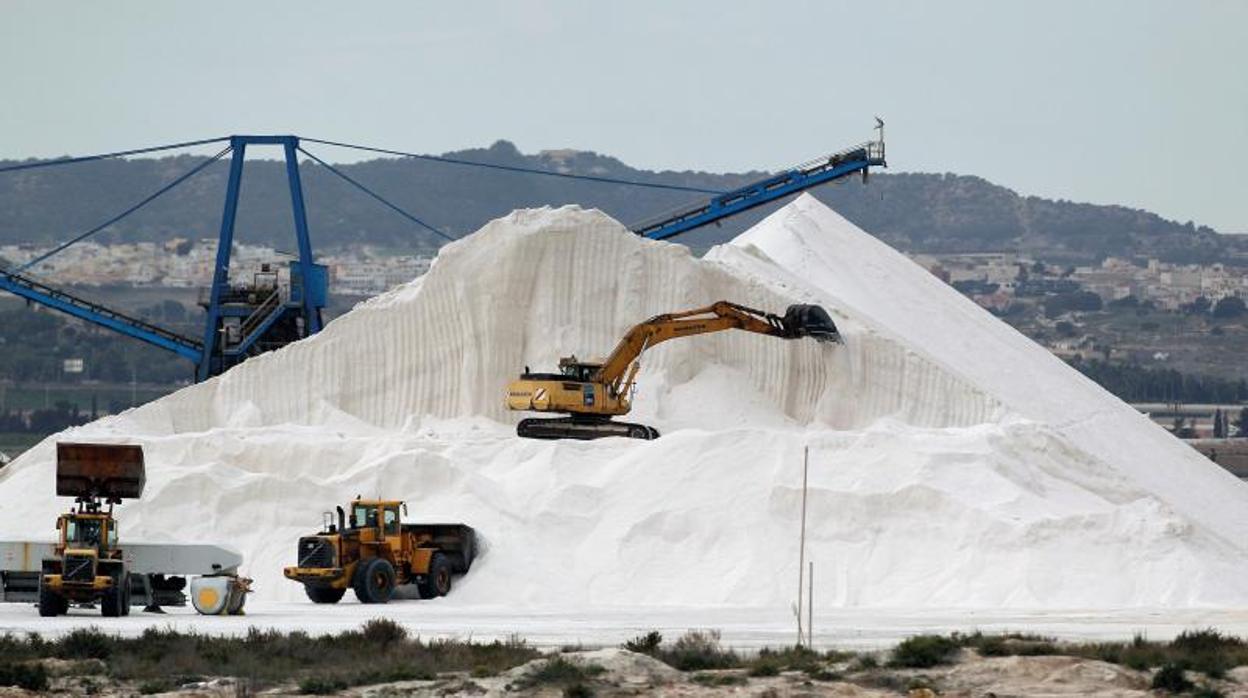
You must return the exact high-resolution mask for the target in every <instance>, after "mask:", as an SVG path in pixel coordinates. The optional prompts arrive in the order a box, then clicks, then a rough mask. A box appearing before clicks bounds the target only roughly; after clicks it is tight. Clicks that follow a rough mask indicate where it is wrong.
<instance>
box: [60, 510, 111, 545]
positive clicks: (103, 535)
mask: <svg viewBox="0 0 1248 698" xmlns="http://www.w3.org/2000/svg"><path fill="white" fill-rule="evenodd" d="M58 528H59V529H60V534H61V535H60V542H61V550H66V549H77V550H81V549H86V548H90V549H94V550H96V551H99V552H100V553H107V552H108V551H110V550H113V549H114V548H116V547H117V525H116V522H114V521H113V519H112V517H109V516H105V515H102V514H79V513H74V514H65V515H64V516H62V517H61V519H60V522H59V525H58Z"/></svg>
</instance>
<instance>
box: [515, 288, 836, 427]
mask: <svg viewBox="0 0 1248 698" xmlns="http://www.w3.org/2000/svg"><path fill="white" fill-rule="evenodd" d="M725 330H743V331H745V332H754V333H756V334H763V335H768V336H771V337H779V338H781V339H800V338H803V337H809V338H811V339H814V340H815V341H818V342H832V343H839V342H840V341H841V336H840V333H839V332H838V331H837V329H836V324H835V323H833V322H832V318H831V317H830V316H829V315H828V312H827V311H826V310H824V309H823V308H821V307H820V306H817V305H791V306H789V308H788V310H786V311H785V313H784V316H783V317H781V316H778V315H773V314H771V313H767V312H764V311H762V310H755V309H753V308H747V307H745V306H743V305H737V304H736V303H730V302H728V301H719V302H717V303H714V304H712V305H709V306H707V307H705V308H697V309H694V310H686V311H684V312H678V313H669V314H667V315H656V316H655V317H652V318H650V319H649V320H646V321H645V322H643V323H641V324H638V325H636V326H634V327H633V328H632V329H630V330H629V331H628V332H627V333H626V334H625V335H624V338H623V339H621V340H620V341H619V343H618V344H616V345H615V349H614V350H613V351H612V352H611V355H610V356H608V357H607V358H606V360H605V361H580V360H578V359H577V358H576V356H568V357H564V358H561V359H559V372H558V373H533V372H530V371H529V370H528V368H527V367H526V368H525V372H524V373H523V374H522V375H521V376H520V379H519V380H516V381H512V383H511V385H509V386H508V388H507V409H510V410H517V411H532V412H554V413H558V414H565V415H568V416H566V417H560V418H545V419H543V418H537V419H534V418H529V419H522V420H521V421H520V423H519V424H518V425H516V433H517V434H519V435H520V436H522V437H526V438H530V439H600V438H603V437H606V436H627V437H630V438H634V439H654V438H658V436H659V432H658V430H657V429H655V428H654V427H650V426H646V425H644V424H631V423H628V422H616V421H612V419H611V418H612V417H616V416H619V415H625V414H628V412H629V410H631V409H632V390H633V383H634V379H635V378H636V377H637V371H638V369H639V368H640V363H639V359H640V357H641V355H642V353H644V352H645V351H646V350H647V349H649V348H651V347H653V346H654V345H656V344H659V343H660V342H666V341H667V340H669V339H677V338H680V337H692V336H694V335H699V334H706V333H709V332H723V331H725Z"/></svg>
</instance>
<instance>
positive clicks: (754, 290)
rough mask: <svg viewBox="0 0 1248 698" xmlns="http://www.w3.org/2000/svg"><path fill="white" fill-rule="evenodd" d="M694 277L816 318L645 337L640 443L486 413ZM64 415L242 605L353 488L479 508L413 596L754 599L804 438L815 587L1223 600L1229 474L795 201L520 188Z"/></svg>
mask: <svg viewBox="0 0 1248 698" xmlns="http://www.w3.org/2000/svg"><path fill="white" fill-rule="evenodd" d="M721 298H726V299H730V300H734V301H737V302H741V303H744V304H747V305H751V306H754V307H762V308H767V309H771V310H776V311H780V310H783V308H784V307H785V306H786V305H788V304H789V303H793V302H818V303H821V304H823V305H824V306H825V307H827V308H828V309H829V311H831V312H832V313H833V315H834V317H835V318H836V321H837V323H838V325H839V326H840V327H841V329H842V331H843V333H844V335H845V337H846V343H845V345H844V346H837V347H828V346H822V345H817V344H815V343H813V342H810V341H800V342H785V341H780V340H776V339H772V338H766V337H759V336H754V335H746V334H744V333H722V334H718V335H712V336H704V337H697V338H693V339H689V340H683V341H674V342H669V343H666V344H663V345H661V346H659V347H656V348H655V349H654V350H652V351H651V352H649V353H647V355H646V357H645V358H644V361H643V370H642V374H641V376H640V386H641V387H640V390H639V393H638V396H637V404H638V408H637V410H636V411H635V413H634V415H632V417H630V418H634V419H637V420H638V421H645V422H648V423H652V424H654V425H655V426H657V427H659V428H660V429H661V430H662V431H663V432H664V434H665V435H664V436H663V438H661V439H659V440H657V441H653V442H637V441H630V440H624V439H606V440H602V441H597V442H592V443H581V442H540V441H525V440H521V439H518V438H516V437H515V436H514V435H513V433H512V424H514V421H515V419H516V416H515V415H511V414H508V413H505V412H504V411H503V409H502V404H501V403H502V397H503V393H504V388H505V386H506V383H507V381H508V380H510V379H511V378H513V377H514V376H515V375H516V374H517V373H518V371H519V370H520V369H521V368H522V367H523V366H524V365H526V364H527V365H531V366H532V367H534V368H535V369H537V368H546V369H549V368H553V366H554V362H555V360H556V359H557V358H558V357H559V356H561V355H564V354H566V353H569V352H576V353H577V354H578V355H581V356H588V355H602V354H605V353H606V352H607V351H609V349H610V348H611V346H612V345H613V343H614V342H615V341H616V340H617V339H618V338H619V336H620V335H621V334H622V333H623V331H624V330H625V329H626V328H627V327H628V326H629V325H631V324H633V323H634V322H637V321H639V320H641V319H644V318H646V317H648V316H650V315H654V314H657V313H661V312H667V311H672V310H679V309H685V308H690V307H695V306H699V305H703V304H706V303H709V302H711V301H714V300H718V299H721ZM65 436H67V437H71V438H74V439H80V440H85V439H96V438H98V439H109V440H128V441H138V442H140V443H142V444H143V445H144V446H145V448H146V450H147V455H148V463H149V472H148V491H147V493H146V494H145V496H144V499H143V500H142V501H141V502H136V503H129V504H126V505H124V506H123V507H122V508H121V514H120V517H121V520H122V526H123V529H122V532H123V536H129V537H131V538H133V539H149V540H152V539H173V540H187V541H190V540H207V541H224V542H229V543H232V544H234V545H235V546H237V547H239V548H240V549H241V550H242V552H243V553H244V555H245V557H246V559H247V562H248V565H247V568H246V572H247V573H248V574H250V575H251V576H253V577H255V578H256V580H257V589H258V593H259V595H260V596H261V598H262V600H263V599H265V598H267V599H292V600H293V599H297V598H301V590H300V589H299V588H298V587H297V585H294V584H293V583H290V582H286V581H284V580H283V579H282V578H281V574H280V568H281V566H282V565H284V564H291V563H292V562H293V558H294V544H295V540H296V538H297V537H298V536H299V535H300V534H303V533H307V532H310V530H311V529H312V528H313V527H314V526H315V525H316V524H317V523H318V522H319V516H318V513H319V512H320V511H321V510H324V509H328V508H331V507H332V506H333V505H334V504H336V503H341V502H343V501H345V500H346V499H348V498H350V497H353V496H355V495H356V494H364V495H365V496H388V497H401V498H404V499H407V500H408V501H409V502H410V503H411V511H412V516H411V518H412V519H415V520H422V519H423V520H440V521H446V520H462V521H464V522H466V523H469V524H471V525H473V526H475V527H476V528H477V530H478V531H479V532H480V534H481V536H482V537H483V539H484V541H485V547H486V551H485V554H484V555H483V556H482V557H481V558H480V560H479V561H478V563H477V565H475V566H474V568H473V570H472V572H471V573H470V574H469V575H468V576H467V577H465V578H464V579H463V580H461V582H460V584H459V585H458V586H457V587H456V590H455V592H454V593H453V594H452V595H451V596H450V597H447V598H445V599H441V600H438V601H435V602H432V603H437V604H451V605H464V606H468V605H474V606H478V605H502V604H506V605H508V606H515V605H517V604H520V605H528V606H532V607H545V608H550V609H554V610H555V612H563V613H568V614H574V613H575V614H579V613H583V612H585V611H586V610H588V609H591V608H595V607H607V606H617V605H630V606H638V605H653V606H668V607H672V606H679V607H688V606H714V605H718V606H741V607H767V608H773V609H776V610H777V612H784V609H787V607H788V604H789V602H790V601H791V597H792V595H793V592H792V589H791V587H792V586H793V584H792V581H791V580H793V579H795V578H796V568H797V550H796V544H795V540H794V539H795V534H796V531H797V527H798V520H797V516H798V508H799V502H800V499H801V489H800V488H801V470H800V464H801V450H802V447H803V446H804V445H809V446H810V448H811V474H810V495H809V497H810V503H809V506H810V525H809V529H808V538H809V543H808V544H809V550H808V556H809V557H810V558H811V559H814V560H815V561H816V562H817V564H818V569H819V574H818V580H819V588H818V590H817V592H816V595H815V598H816V600H817V603H818V604H820V605H823V606H827V607H833V606H838V607H846V606H863V607H895V608H920V609H926V608H948V607H1010V608H1018V609H1023V608H1035V609H1052V608H1097V609H1113V608H1123V607H1140V606H1150V607H1155V606H1170V607H1175V606H1195V605H1205V606H1242V605H1244V604H1245V603H1246V602H1248V574H1245V572H1248V565H1246V564H1245V559H1248V556H1246V553H1248V549H1246V548H1245V544H1244V543H1243V542H1242V541H1244V540H1245V536H1244V533H1245V532H1248V531H1246V530H1245V528H1246V526H1245V514H1244V510H1245V506H1246V505H1248V487H1246V486H1245V485H1244V484H1243V483H1240V482H1239V481H1238V480H1236V479H1234V478H1232V477H1230V476H1229V475H1227V474H1225V473H1224V472H1223V471H1222V470H1221V469H1219V468H1217V467H1216V466H1214V465H1212V464H1210V463H1208V462H1207V461H1204V460H1203V459H1202V458H1200V457H1199V456H1197V455H1196V454H1195V453H1194V452H1192V451H1190V450H1188V449H1187V447H1185V446H1183V445H1182V444H1181V443H1179V442H1177V441H1175V440H1173V439H1172V438H1171V437H1170V436H1169V435H1167V434H1166V433H1165V432H1164V431H1163V430H1161V429H1159V428H1157V427H1155V426H1154V425H1152V424H1151V422H1149V421H1148V420H1146V419H1143V418H1141V417H1139V416H1138V415H1135V414H1134V412H1133V411H1131V410H1130V408H1129V407H1127V406H1125V405H1122V404H1121V403H1119V402H1117V401H1116V400H1115V399H1114V398H1112V397H1111V396H1109V395H1107V394H1105V393H1104V392H1103V391H1101V390H1100V389H1099V388H1097V387H1096V386H1095V385H1092V384H1091V383H1089V382H1087V381H1086V380H1084V379H1083V378H1082V377H1081V376H1079V375H1078V374H1077V373H1076V372H1074V371H1072V370H1070V369H1069V368H1067V367H1066V366H1064V365H1063V364H1062V363H1061V362H1059V361H1056V360H1054V359H1053V358H1052V357H1050V356H1049V355H1048V354H1047V353H1046V352H1045V351H1044V350H1043V349H1041V348H1039V347H1036V346H1035V345H1033V344H1031V343H1030V342H1029V341H1028V340H1026V339H1025V338H1023V337H1022V336H1021V335H1018V334H1017V333H1016V332H1014V331H1013V330H1012V329H1010V328H1009V327H1008V326H1006V325H1004V324H1002V323H1000V322H999V321H997V320H996V319H995V318H993V317H992V316H990V315H988V314H987V313H984V312H982V311H980V310H979V309H978V308H976V307H975V306H974V305H973V304H970V303H968V302H967V301H965V300H964V299H962V298H961V297H960V296H959V295H958V294H956V293H954V292H953V291H951V290H950V289H948V288H947V287H945V286H944V285H943V284H940V283H939V282H938V281H936V280H935V279H934V278H933V277H931V276H930V275H929V274H927V273H926V272H925V271H923V270H922V269H920V268H918V267H917V266H915V265H914V264H912V263H911V262H910V261H909V260H907V259H905V257H903V256H902V255H899V254H897V253H896V252H894V251H892V250H891V249H889V248H887V247H886V246H884V245H882V244H880V243H878V242H877V241H875V240H874V239H873V238H871V237H870V236H869V235H867V234H866V233H864V232H862V231H861V230H858V229H857V228H855V227H853V226H852V225H850V224H849V223H848V222H846V221H845V220H844V219H842V218H840V217H839V216H837V215H836V214H834V213H832V212H831V211H830V210H828V209H826V208H825V207H823V206H822V205H821V204H818V203H817V202H815V201H814V200H813V199H811V198H809V197H802V198H800V199H798V200H797V201H795V202H794V203H792V204H790V205H789V206H786V207H785V208H784V209H782V210H781V211H779V212H777V213H776V214H774V215H772V216H771V217H769V218H768V219H767V220H765V221H764V222H763V223H761V224H760V225H759V226H757V227H756V228H754V229H752V230H751V231H749V232H747V233H746V234H744V235H743V236H741V237H740V238H739V239H738V240H736V241H734V242H733V243H732V244H731V245H727V246H722V247H720V248H717V249H716V250H714V251H713V252H712V253H711V254H710V255H708V257H707V259H703V260H699V259H695V258H693V257H691V256H690V255H689V253H688V251H687V250H686V249H685V248H683V247H681V246H677V245H670V244H666V243H657V242H652V241H648V240H643V239H639V238H637V237H636V236H633V235H632V234H630V233H629V232H628V231H627V230H625V229H624V228H623V227H622V226H620V225H619V224H618V223H616V222H614V221H612V220H611V219H610V218H608V217H606V216H605V215H603V214H601V213H599V212H597V211H584V210H581V209H578V208H575V207H566V208H562V209H556V210H551V209H541V210H530V211H518V212H515V213H513V214H511V215H509V216H507V217H505V218H501V219H499V220H496V221H494V222H492V223H490V224H489V225H487V226H485V227H484V228H483V229H481V230H480V231H478V232H477V233H475V234H473V235H471V236H469V237H468V238H466V239H464V240H462V241H460V242H457V243H454V244H451V245H448V246H447V247H445V248H444V249H443V251H442V253H441V254H440V255H439V257H438V260H437V261H436V263H435V264H434V265H433V267H432V269H431V270H430V271H429V272H428V273H427V274H426V275H425V276H424V277H422V278H420V279H418V280H416V281H414V282H412V283H411V284H408V285H406V286H403V287H400V288H397V289H395V290H394V291H392V292H390V293H388V294H385V295H383V296H381V297H379V298H377V299H374V300H372V301H369V302H367V303H364V304H362V305H361V306H359V307H357V308H356V309H355V310H353V311H352V312H351V313H349V314H347V315H345V316H343V317H341V318H339V319H337V320H335V321H334V322H333V323H331V324H330V325H329V326H328V327H327V328H326V329H325V330H324V331H323V332H321V333H320V334H319V335H317V336H316V337H313V338H311V339H308V340H305V341H303V342H300V343H298V344H295V345H292V346H290V347H287V348H286V349H284V350H281V351H278V352H274V353H272V354H268V355H265V356H262V357H259V358H256V359H252V360H250V361H248V362H247V363H246V364H243V365H242V366H240V367H238V368H236V369H234V370H232V371H230V372H229V373H227V374H226V375H224V376H222V377H220V378H218V379H215V380H212V381H209V382H207V383H204V384H202V385H198V386H194V387H192V388H187V389H185V390H182V391H179V392H178V393H176V394H174V395H171V396H169V397H167V398H164V399H162V400H158V401H156V402H154V403H151V404H149V405H146V406H144V407H141V408H138V409H135V410H131V411H129V412H127V413H125V414H123V415H119V416H116V417H112V418H108V419H104V420H100V421H99V422H96V423H93V424H91V425H87V426H86V427H82V428H80V429H77V430H72V431H71V432H70V433H69V434H67V435H65ZM52 443H53V440H52V439H49V440H48V441H46V442H45V443H43V444H41V445H40V446H38V447H36V448H35V449H33V450H31V451H30V452H28V453H27V454H24V455H23V456H22V457H21V458H19V459H18V460H17V461H16V462H15V463H14V464H12V465H11V466H9V467H7V468H5V470H4V471H2V474H0V501H3V502H5V504H4V508H5V515H4V516H3V517H0V537H2V538H14V537H31V536H33V535H37V534H38V533H40V532H44V531H46V530H47V529H48V528H50V526H51V523H52V521H53V517H54V515H55V513H56V511H57V510H58V509H60V508H61V507H62V506H63V503H61V502H58V501H56V500H55V498H54V497H53V496H52V493H53V487H52V470H53V448H52ZM32 522H33V523H32Z"/></svg>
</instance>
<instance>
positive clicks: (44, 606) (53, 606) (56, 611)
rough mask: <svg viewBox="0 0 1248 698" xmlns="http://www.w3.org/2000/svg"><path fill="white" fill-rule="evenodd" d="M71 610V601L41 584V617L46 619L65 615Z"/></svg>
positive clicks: (41, 582)
mask: <svg viewBox="0 0 1248 698" xmlns="http://www.w3.org/2000/svg"><path fill="white" fill-rule="evenodd" d="M68 610H69V601H67V600H66V599H65V597H64V596H61V595H60V594H58V593H56V592H55V591H52V590H51V589H49V588H47V587H45V586H44V585H43V581H42V580H40V582H39V615H41V616H43V617H45V618H51V617H53V616H60V615H64V614H65V612H66V611H68Z"/></svg>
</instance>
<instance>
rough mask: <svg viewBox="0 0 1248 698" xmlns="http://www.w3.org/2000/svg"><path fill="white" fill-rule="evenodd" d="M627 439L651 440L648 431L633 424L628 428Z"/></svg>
mask: <svg viewBox="0 0 1248 698" xmlns="http://www.w3.org/2000/svg"><path fill="white" fill-rule="evenodd" d="M628 438H630V439H646V440H649V439H650V438H651V436H650V429H648V428H646V427H643V426H642V425H640V424H634V425H633V426H631V427H629V428H628Z"/></svg>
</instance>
